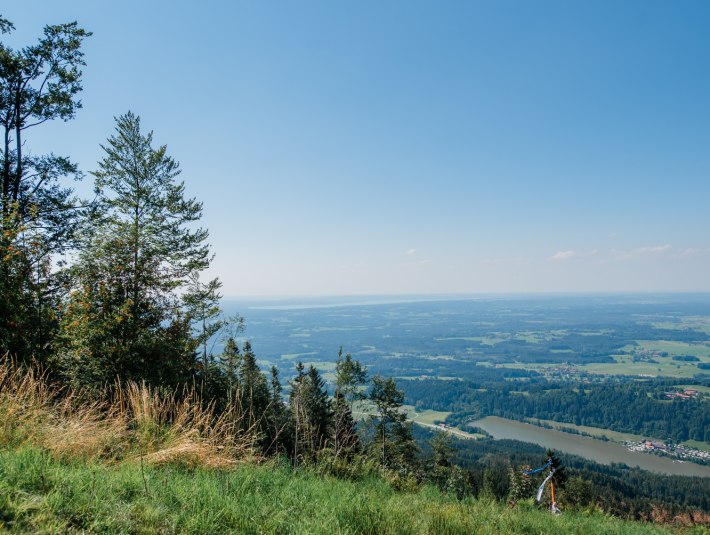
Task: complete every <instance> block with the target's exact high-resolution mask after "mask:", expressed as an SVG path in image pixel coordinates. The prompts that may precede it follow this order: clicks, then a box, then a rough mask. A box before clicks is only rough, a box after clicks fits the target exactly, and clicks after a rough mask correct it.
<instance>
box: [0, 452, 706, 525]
mask: <svg viewBox="0 0 710 535" xmlns="http://www.w3.org/2000/svg"><path fill="white" fill-rule="evenodd" d="M0 522H2V524H1V525H2V531H3V532H6V533H7V532H9V533H279V534H283V533H303V534H306V533H308V534H320V533H322V534H333V533H350V534H356V533H368V534H418V533H432V534H449V533H450V534H456V533H462V534H463V533H467V534H469V533H480V534H516V533H520V534H523V533H524V534H537V533H539V534H543V533H555V534H560V535H561V534H568V533H569V534H572V533H575V534H580V533H594V534H595V535H602V534H636V533H638V534H644V535H646V534H654V533H673V532H675V531H674V530H671V529H670V528H665V527H659V526H653V525H650V524H642V523H634V522H625V521H622V520H619V519H616V518H611V517H607V516H604V515H602V514H600V513H598V512H586V513H572V512H565V513H564V514H562V515H561V516H557V517H554V516H551V515H550V514H549V513H548V512H546V511H541V510H539V509H538V508H537V507H535V506H534V505H532V504H529V503H523V504H518V506H516V507H514V508H511V507H508V506H505V505H500V504H497V503H489V502H486V501H479V500H465V501H461V502H460V501H457V500H456V499H455V498H453V497H451V496H446V495H443V494H441V493H439V492H438V491H436V490H434V489H432V488H428V487H427V488H424V489H423V490H421V491H419V492H413V493H410V492H395V491H393V490H392V489H391V487H389V486H388V485H387V483H386V482H384V481H383V480H380V479H376V478H375V479H371V480H366V481H361V482H348V481H341V480H337V479H334V478H330V477H324V476H320V475H318V474H314V473H311V472H308V471H304V470H298V471H293V470H292V469H291V468H289V467H287V466H278V465H276V464H267V465H262V466H256V465H253V464H244V465H241V466H239V467H237V468H235V469H233V470H230V471H218V470H210V469H204V468H197V469H193V470H186V469H181V468H177V467H170V466H162V467H154V466H145V467H141V464H140V462H136V461H132V462H131V461H124V462H120V463H115V464H107V463H101V462H96V461H80V460H57V459H56V458H54V457H53V456H52V455H51V454H49V453H48V452H47V451H44V450H42V449H40V448H37V447H33V446H23V447H19V448H15V449H4V450H2V451H0ZM701 532H702V531H701Z"/></svg>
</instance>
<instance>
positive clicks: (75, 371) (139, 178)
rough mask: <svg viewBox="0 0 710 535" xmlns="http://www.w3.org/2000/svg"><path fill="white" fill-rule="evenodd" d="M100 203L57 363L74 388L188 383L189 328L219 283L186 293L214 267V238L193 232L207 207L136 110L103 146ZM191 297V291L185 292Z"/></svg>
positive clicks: (85, 242) (191, 360)
mask: <svg viewBox="0 0 710 535" xmlns="http://www.w3.org/2000/svg"><path fill="white" fill-rule="evenodd" d="M102 147H103V149H104V152H105V156H104V158H103V159H102V160H101V162H99V169H98V170H97V171H96V172H94V173H93V175H94V176H95V179H96V180H95V190H96V196H97V197H96V201H95V203H94V206H93V208H92V211H91V217H90V219H89V220H88V221H87V222H86V223H85V228H84V231H83V233H82V241H81V249H80V253H79V256H78V261H77V262H76V264H75V265H74V266H73V268H72V276H73V277H72V290H71V294H70V298H69V300H68V302H67V304H66V307H65V310H64V313H63V317H62V321H61V330H62V344H61V349H60V353H59V358H60V362H59V363H60V365H61V368H62V369H63V371H64V373H65V374H66V376H67V377H68V378H69V379H70V380H71V382H73V383H74V384H78V385H84V386H88V387H91V388H94V389H96V388H99V387H101V386H102V385H103V384H105V383H110V382H112V381H114V380H115V379H116V378H122V379H130V380H138V381H143V380H145V381H148V382H149V383H152V384H156V385H177V384H180V383H185V382H187V381H188V380H189V379H190V378H191V377H192V376H193V374H194V372H195V365H196V362H195V349H196V345H197V343H198V342H199V341H200V340H201V339H200V338H199V337H198V338H197V339H195V338H194V337H193V336H192V330H191V321H192V320H194V319H198V320H200V321H202V322H203V325H204V322H205V321H206V319H205V316H204V315H203V316H202V317H200V316H199V315H198V316H197V317H196V316H195V310H203V311H207V312H205V314H208V316H207V317H210V316H211V314H212V311H213V310H214V300H215V298H216V293H215V292H216V289H217V288H218V287H219V286H218V283H216V282H214V283H211V284H210V285H209V288H210V291H209V292H207V294H205V295H202V296H200V295H198V294H197V293H196V292H194V291H193V292H190V291H188V292H187V293H186V294H185V296H184V298H183V299H182V300H181V298H180V297H179V295H178V291H179V290H181V289H183V288H187V287H188V285H189V283H190V277H194V276H195V273H196V272H199V271H201V270H203V269H205V268H207V266H208V265H209V249H208V246H207V244H206V239H207V231H206V230H204V229H201V228H197V229H195V228H193V227H194V225H193V223H194V222H196V221H198V220H199V218H200V216H201V213H202V205H201V204H200V203H199V202H197V201H196V200H195V199H188V198H185V194H184V192H185V187H184V184H183V183H182V182H177V181H176V179H177V177H178V175H179V173H180V171H179V167H178V164H177V162H176V161H175V160H173V159H172V158H171V157H170V156H168V154H167V149H166V147H165V146H161V147H158V148H154V147H153V135H152V133H148V134H144V133H143V132H142V131H141V124H140V118H139V117H138V116H136V115H134V114H133V113H131V112H128V113H126V114H125V115H122V116H121V117H119V118H118V119H117V121H116V132H115V134H114V135H113V136H111V137H110V138H109V139H108V142H107V143H106V144H105V145H102ZM187 289H188V290H189V288H187Z"/></svg>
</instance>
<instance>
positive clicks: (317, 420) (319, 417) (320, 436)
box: [303, 365, 333, 455]
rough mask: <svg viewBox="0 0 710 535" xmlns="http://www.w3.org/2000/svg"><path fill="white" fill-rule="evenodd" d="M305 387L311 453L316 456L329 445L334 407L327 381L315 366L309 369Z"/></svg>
mask: <svg viewBox="0 0 710 535" xmlns="http://www.w3.org/2000/svg"><path fill="white" fill-rule="evenodd" d="M305 385H306V387H305V391H304V396H303V406H304V409H305V415H306V421H307V425H308V428H309V436H310V451H311V453H312V454H313V455H315V454H316V453H318V452H319V451H320V450H322V449H324V448H325V447H327V445H328V438H329V436H330V433H331V428H332V426H333V407H332V405H331V401H330V397H329V396H328V391H327V389H326V387H325V381H324V380H323V378H322V377H321V375H320V373H319V372H318V369H317V368H316V367H315V366H313V365H311V366H309V367H308V372H307V374H306V383H305Z"/></svg>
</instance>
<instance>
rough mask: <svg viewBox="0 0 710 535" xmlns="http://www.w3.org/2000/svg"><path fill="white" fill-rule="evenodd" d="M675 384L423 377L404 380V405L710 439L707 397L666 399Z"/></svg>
mask: <svg viewBox="0 0 710 535" xmlns="http://www.w3.org/2000/svg"><path fill="white" fill-rule="evenodd" d="M696 382H698V381H696ZM700 382H702V380H701V381H700ZM676 383H677V380H676V381H675V382H674V381H672V380H655V381H625V382H614V383H611V382H609V383H593V384H589V385H583V384H579V383H567V384H566V383H559V382H556V383H551V382H548V381H543V380H540V381H537V382H535V381H526V382H524V383H519V382H516V381H514V380H511V381H505V382H497V383H485V384H482V383H480V382H475V383H474V382H470V381H437V380H434V379H427V380H413V381H407V382H406V383H403V384H404V385H405V390H406V392H407V402H408V403H412V404H419V405H420V406H421V405H422V404H424V405H425V406H426V407H428V408H433V409H435V410H441V411H451V412H453V413H455V414H452V415H451V416H450V417H449V421H450V423H454V424H461V423H464V422H467V421H469V420H472V419H473V420H475V419H478V418H481V417H483V416H501V417H504V418H512V419H522V418H540V419H543V420H554V421H556V422H566V423H570V424H575V425H587V426H591V427H599V428H602V429H612V430H615V431H622V432H627V433H635V434H639V435H644V436H647V437H654V438H661V439H664V440H665V439H670V440H671V441H673V442H683V441H685V440H689V439H692V440H700V441H710V409H709V408H708V405H709V404H710V400H708V396H703V395H700V396H698V397H697V398H693V399H677V398H676V399H673V400H669V399H667V398H665V397H664V394H665V392H668V391H672V390H673V388H674V385H675V384H676Z"/></svg>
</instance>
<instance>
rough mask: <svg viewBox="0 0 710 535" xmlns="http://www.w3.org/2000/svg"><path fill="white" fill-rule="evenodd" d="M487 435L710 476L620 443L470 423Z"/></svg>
mask: <svg viewBox="0 0 710 535" xmlns="http://www.w3.org/2000/svg"><path fill="white" fill-rule="evenodd" d="M471 425H474V426H476V427H480V428H481V429H483V430H485V431H487V432H488V433H490V434H491V435H492V436H493V438H497V439H506V438H507V439H513V440H520V441H522V442H532V443H533V444H538V445H540V446H543V447H545V448H550V449H552V450H555V451H564V452H566V453H571V454H574V455H579V456H580V457H584V458H586V459H592V460H594V461H596V462H598V463H602V464H611V463H624V464H627V465H629V466H638V467H639V468H642V469H644V470H649V471H651V472H657V473H661V474H667V475H677V476H700V477H710V466H703V465H699V464H695V463H690V462H678V461H673V460H672V459H670V458H667V457H659V456H656V455H651V454H648V453H643V452H635V451H629V450H628V449H626V447H625V446H624V445H623V444H619V443H617V442H606V441H603V440H597V439H595V438H590V437H584V436H580V435H573V434H571V433H564V432H562V431H557V430H555V429H545V428H543V427H538V426H536V425H533V424H528V423H524V422H518V421H516V420H508V419H506V418H499V417H497V416H488V417H486V418H483V419H481V420H477V421H475V422H471Z"/></svg>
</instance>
